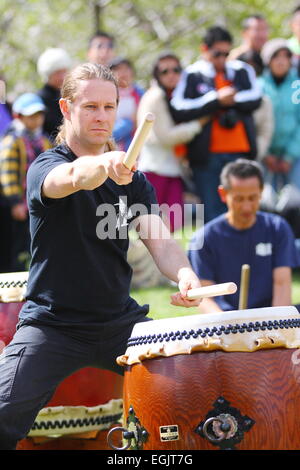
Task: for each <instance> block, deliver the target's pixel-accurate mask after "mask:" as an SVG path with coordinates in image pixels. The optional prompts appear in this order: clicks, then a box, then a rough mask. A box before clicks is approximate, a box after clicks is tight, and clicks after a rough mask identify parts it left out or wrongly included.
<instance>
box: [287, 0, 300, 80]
mask: <svg viewBox="0 0 300 470" xmlns="http://www.w3.org/2000/svg"><path fill="white" fill-rule="evenodd" d="M290 26H291V30H292V33H293V34H292V36H291V37H290V38H289V40H288V46H289V48H290V50H291V51H292V53H293V65H294V66H295V67H296V68H297V70H298V75H300V5H298V6H297V7H296V8H294V10H293V12H292V17H291V21H290Z"/></svg>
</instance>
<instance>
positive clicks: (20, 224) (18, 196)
mask: <svg viewBox="0 0 300 470" xmlns="http://www.w3.org/2000/svg"><path fill="white" fill-rule="evenodd" d="M12 109H13V113H14V114H15V115H16V116H17V117H18V119H19V121H20V122H21V123H22V130H21V131H16V132H15V133H12V134H8V135H6V136H5V137H4V138H3V139H2V141H1V146H0V160H1V172H0V183H1V187H2V191H3V196H4V197H5V199H6V200H7V202H8V204H9V206H10V210H11V216H12V254H11V269H10V270H11V271H26V270H27V269H28V261H29V251H30V235H29V221H28V209H27V204H26V174H27V170H28V168H29V166H30V164H31V163H32V162H33V160H34V159H35V158H36V157H37V156H38V155H39V154H40V153H42V152H44V151H45V150H47V149H49V148H50V147H51V143H50V141H49V140H48V138H47V137H45V136H44V135H43V133H42V126H43V122H44V118H45V110H46V107H45V105H44V103H43V101H42V99H41V98H40V97H39V96H38V95H37V94H34V93H25V94H23V95H21V96H20V97H19V98H17V100H16V101H15V102H14V104H13V108H12ZM21 258H22V259H21Z"/></svg>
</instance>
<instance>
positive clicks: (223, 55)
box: [210, 49, 229, 59]
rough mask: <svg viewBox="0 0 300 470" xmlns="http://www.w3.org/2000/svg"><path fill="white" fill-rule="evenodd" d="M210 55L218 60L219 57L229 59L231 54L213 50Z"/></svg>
mask: <svg viewBox="0 0 300 470" xmlns="http://www.w3.org/2000/svg"><path fill="white" fill-rule="evenodd" d="M210 53H211V55H212V56H213V57H214V58H215V59H217V58H218V57H228V56H229V52H223V51H217V50H216V49H212V50H211V51H210Z"/></svg>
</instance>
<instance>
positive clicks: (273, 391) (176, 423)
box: [109, 307, 300, 450]
mask: <svg viewBox="0 0 300 470" xmlns="http://www.w3.org/2000/svg"><path fill="white" fill-rule="evenodd" d="M299 347H300V315H299V313H298V311H297V310H296V309H295V308H294V307H273V308H263V309H257V310H256V309H253V310H241V311H233V312H227V313H222V314H208V315H193V316H187V317H179V318H172V319H164V320H155V321H153V322H147V324H144V323H140V324H137V325H135V327H134V329H133V332H132V337H131V338H130V339H129V341H128V347H127V350H126V352H125V354H124V356H121V357H119V358H118V363H119V364H123V365H124V367H125V381H124V429H123V438H124V440H125V443H126V442H127V444H125V445H124V446H123V447H124V448H125V447H127V448H131V449H145V450H195V449H200V450H209V449H211V450H213V449H241V450H254V449H256V450H266V449H272V450H275V449H276V450H277V449H284V450H291V449H299V448H300V420H299V413H300V350H299V349H298V348H299ZM114 432H115V431H113V432H111V433H110V435H109V442H110V443H112V445H114V443H113V441H114V438H115V437H116V435H119V434H120V430H119V431H118V432H116V435H115V437H114V436H113V434H114Z"/></svg>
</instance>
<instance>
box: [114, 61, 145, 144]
mask: <svg viewBox="0 0 300 470" xmlns="http://www.w3.org/2000/svg"><path fill="white" fill-rule="evenodd" d="M109 65H110V69H111V71H112V72H113V74H114V75H115V77H116V79H117V81H118V85H119V93H120V101H119V106H118V112H117V119H116V122H115V126H114V130H113V138H114V140H115V142H116V144H117V146H118V149H119V150H123V151H124V152H126V150H127V149H128V147H129V145H130V142H131V140H132V138H133V135H134V132H135V130H136V115H137V109H138V105H139V102H140V99H141V97H142V96H143V94H144V90H143V89H142V88H141V87H140V86H139V85H138V84H137V83H136V82H135V71H134V68H133V65H132V63H131V62H130V60H129V59H126V58H125V57H116V58H115V59H113V60H112V61H111V62H110V64H109Z"/></svg>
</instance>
